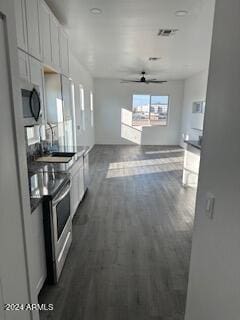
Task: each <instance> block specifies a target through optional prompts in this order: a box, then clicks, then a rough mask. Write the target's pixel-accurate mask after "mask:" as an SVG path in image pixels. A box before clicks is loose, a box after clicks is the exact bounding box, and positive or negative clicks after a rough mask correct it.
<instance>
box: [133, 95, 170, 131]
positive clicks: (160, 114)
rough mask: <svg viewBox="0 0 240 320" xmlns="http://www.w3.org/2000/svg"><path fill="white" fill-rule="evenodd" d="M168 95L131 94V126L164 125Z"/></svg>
mask: <svg viewBox="0 0 240 320" xmlns="http://www.w3.org/2000/svg"><path fill="white" fill-rule="evenodd" d="M168 108H169V96H150V95H133V107H132V110H133V114H132V125H133V126H142V127H143V126H154V125H159V126H166V125H167V124H168Z"/></svg>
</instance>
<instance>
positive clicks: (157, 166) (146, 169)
mask: <svg viewBox="0 0 240 320" xmlns="http://www.w3.org/2000/svg"><path fill="white" fill-rule="evenodd" d="M182 168H183V157H173V158H162V159H148V160H138V161H125V162H115V163H110V165H109V168H108V172H107V175H106V178H107V179H109V178H117V177H126V176H136V175H146V174H152V173H161V172H170V171H178V170H182Z"/></svg>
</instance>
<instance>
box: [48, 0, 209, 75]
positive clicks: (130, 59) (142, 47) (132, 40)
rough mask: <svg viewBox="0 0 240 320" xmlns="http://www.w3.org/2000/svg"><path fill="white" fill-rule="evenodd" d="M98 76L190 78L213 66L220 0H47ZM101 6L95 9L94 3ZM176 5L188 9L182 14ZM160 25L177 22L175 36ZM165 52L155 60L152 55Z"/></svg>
mask: <svg viewBox="0 0 240 320" xmlns="http://www.w3.org/2000/svg"><path fill="white" fill-rule="evenodd" d="M46 2H47V3H48V4H49V6H50V7H51V8H52V10H53V11H54V12H55V14H56V16H57V17H58V18H59V19H60V21H61V23H63V24H64V25H65V27H66V30H67V31H68V33H69V35H70V41H71V48H72V50H73V52H74V53H75V55H76V57H77V58H78V59H79V61H80V62H81V63H82V64H83V65H85V66H86V67H87V69H88V70H89V71H90V72H91V74H92V75H93V76H94V77H104V78H117V79H120V78H134V77H138V73H140V71H142V70H143V69H144V70H146V71H147V73H148V74H150V76H151V75H152V76H154V78H157V79H159V80H171V79H185V78H187V77H189V76H191V75H192V74H194V73H197V72H199V71H202V70H204V69H206V68H207V67H208V63H209V55H210V45H211V35H212V24H213V15H214V3H215V0H61V1H59V0H46ZM94 7H97V8H101V9H102V14H101V15H93V14H91V13H90V12H89V10H90V9H91V8H94ZM176 10H188V12H189V14H188V15H187V16H185V17H176V16H175V12H176ZM160 28H176V29H179V31H178V33H177V34H176V35H175V36H173V37H170V38H162V37H158V36H157V33H158V30H159V29H160ZM154 56H156V57H161V59H160V60H159V61H156V62H149V61H148V58H149V57H154Z"/></svg>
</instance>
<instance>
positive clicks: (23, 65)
mask: <svg viewBox="0 0 240 320" xmlns="http://www.w3.org/2000/svg"><path fill="white" fill-rule="evenodd" d="M18 64H19V77H20V80H25V81H28V82H29V81H30V70H29V56H28V54H26V53H25V52H23V51H22V50H20V49H18Z"/></svg>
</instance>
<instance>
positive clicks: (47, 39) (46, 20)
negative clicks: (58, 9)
mask: <svg viewBox="0 0 240 320" xmlns="http://www.w3.org/2000/svg"><path fill="white" fill-rule="evenodd" d="M39 25H40V38H41V47H42V59H43V62H44V64H46V65H49V66H50V65H51V64H52V48H51V35H50V29H51V27H50V11H49V8H48V7H47V5H46V4H45V1H44V0H40V1H39Z"/></svg>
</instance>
